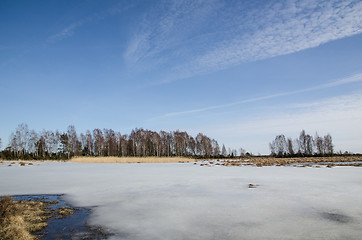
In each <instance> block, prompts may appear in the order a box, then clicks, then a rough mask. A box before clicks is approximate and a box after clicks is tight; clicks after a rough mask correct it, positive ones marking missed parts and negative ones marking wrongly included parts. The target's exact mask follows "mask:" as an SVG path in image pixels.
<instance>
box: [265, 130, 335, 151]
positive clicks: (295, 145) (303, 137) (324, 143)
mask: <svg viewBox="0 0 362 240" xmlns="http://www.w3.org/2000/svg"><path fill="white" fill-rule="evenodd" d="M269 148H270V151H271V155H273V156H277V157H307V156H331V155H333V154H334V150H333V143H332V136H331V135H330V134H327V135H325V136H319V135H318V133H316V134H315V136H314V137H313V136H311V135H309V134H306V132H305V131H304V130H302V131H301V133H300V135H299V137H298V138H296V139H292V138H286V137H285V136H284V135H283V134H281V135H278V136H276V137H275V139H274V140H273V141H272V142H271V143H269Z"/></svg>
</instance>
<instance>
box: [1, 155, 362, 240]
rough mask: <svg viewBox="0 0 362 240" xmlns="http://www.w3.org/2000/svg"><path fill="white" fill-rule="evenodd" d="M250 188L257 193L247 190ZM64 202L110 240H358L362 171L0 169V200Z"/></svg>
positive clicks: (94, 167)
mask: <svg viewBox="0 0 362 240" xmlns="http://www.w3.org/2000/svg"><path fill="white" fill-rule="evenodd" d="M250 183H256V184H258V185H259V186H258V187H257V188H252V189H250V188H248V185H249V184H250ZM18 194H66V199H67V201H69V202H70V203H72V204H73V205H74V206H81V207H95V208H94V211H93V213H92V214H91V219H90V223H91V224H92V223H93V224H97V225H102V226H103V227H104V228H105V229H109V230H110V231H112V232H114V233H115V235H114V236H112V237H111V238H110V239H129V240H141V239H142V240H151V239H152V240H156V239H157V240H160V239H165V240H166V239H167V240H170V239H171V240H181V239H195V240H196V239H215V240H220V239H230V240H232V239H235V240H236V239H238V240H240V239H308V240H309V239H361V235H362V168H357V167H335V168H325V167H322V168H295V167H262V168H257V167H246V166H245V167H223V166H215V167H200V166H197V165H193V164H192V163H190V164H178V163H172V164H166V163H162V164H87V163H64V162H44V163H41V164H40V165H39V166H37V165H33V166H28V165H27V166H23V167H20V166H12V167H8V163H2V164H0V195H18Z"/></svg>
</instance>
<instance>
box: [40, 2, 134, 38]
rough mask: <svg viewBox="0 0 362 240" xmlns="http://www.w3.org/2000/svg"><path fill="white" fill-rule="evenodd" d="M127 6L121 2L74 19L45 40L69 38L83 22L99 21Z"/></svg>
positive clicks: (121, 10)
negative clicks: (76, 19)
mask: <svg viewBox="0 0 362 240" xmlns="http://www.w3.org/2000/svg"><path fill="white" fill-rule="evenodd" d="M128 8H129V6H123V5H121V4H116V5H114V6H112V7H110V8H107V9H105V10H103V11H99V12H97V13H94V14H92V15H90V16H88V17H85V18H83V19H80V20H78V21H75V22H73V23H71V24H69V25H67V26H66V27H64V28H63V29H61V30H60V31H58V32H56V33H54V34H52V35H51V36H49V37H48V39H47V40H46V42H47V43H55V42H58V41H61V40H64V39H66V38H69V37H71V36H73V35H74V33H75V32H76V31H77V30H78V29H79V28H81V27H82V26H83V25H85V24H89V23H92V22H97V21H101V20H103V19H105V18H106V17H110V16H113V15H116V14H119V13H121V12H123V11H124V10H126V9H128Z"/></svg>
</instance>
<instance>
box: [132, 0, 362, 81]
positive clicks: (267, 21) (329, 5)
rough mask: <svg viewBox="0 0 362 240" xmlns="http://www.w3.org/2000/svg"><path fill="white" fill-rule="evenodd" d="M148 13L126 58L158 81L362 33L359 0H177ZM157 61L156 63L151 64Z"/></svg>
mask: <svg viewBox="0 0 362 240" xmlns="http://www.w3.org/2000/svg"><path fill="white" fill-rule="evenodd" d="M157 12H161V13H160V14H159V15H157V14H156V11H155V12H152V11H151V12H150V13H148V15H146V17H145V19H144V21H143V22H142V24H141V27H140V28H139V29H138V30H137V31H136V33H135V35H134V37H133V38H132V39H131V40H130V44H129V47H128V49H127V51H126V53H125V59H126V60H127V61H128V62H129V63H131V64H132V65H133V66H134V65H138V67H139V68H140V69H147V68H151V69H152V68H158V67H159V68H161V67H163V68H165V67H167V69H168V70H167V71H165V73H164V76H163V78H162V80H160V81H159V82H157V83H159V84H162V83H167V82H172V81H175V80H178V79H182V78H187V77H192V76H195V75H199V74H205V73H209V72H214V71H219V70H222V69H226V68H229V67H232V66H235V65H238V64H241V63H245V62H251V61H257V60H261V59H266V58H271V57H276V56H280V55H285V54H290V53H295V52H298V51H301V50H304V49H308V48H313V47H317V46H319V45H321V44H323V43H327V42H329V41H332V40H336V39H340V38H344V37H348V36H352V35H355V34H359V33H361V32H362V18H361V17H360V13H361V12H362V2H360V1H353V0H351V1H337V0H335V1H318V2H316V1H308V0H301V1H297V0H295V1H282V2H280V1H272V2H270V3H266V4H264V5H262V4H259V5H256V4H254V3H250V2H236V3H230V2H227V3H225V2H219V1H216V0H214V1H208V2H207V3H205V2H203V1H200V2H197V3H196V2H194V1H176V2H173V3H172V4H161V5H160V6H158V8H157ZM149 62H152V64H148V63H149Z"/></svg>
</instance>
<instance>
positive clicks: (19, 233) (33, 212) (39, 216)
mask: <svg viewBox="0 0 362 240" xmlns="http://www.w3.org/2000/svg"><path fill="white" fill-rule="evenodd" d="M50 204H52V203H51V202H41V201H34V200H30V201H24V200H20V201H13V199H12V198H11V197H9V196H5V197H1V200H0V239H24V240H33V239H38V237H37V236H34V235H32V233H35V232H38V231H40V230H42V229H43V228H44V227H46V226H47V223H46V221H47V220H48V219H49V218H50V217H51V215H50V214H49V213H48V211H47V209H46V208H47V206H49V205H50Z"/></svg>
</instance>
